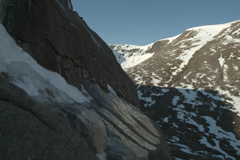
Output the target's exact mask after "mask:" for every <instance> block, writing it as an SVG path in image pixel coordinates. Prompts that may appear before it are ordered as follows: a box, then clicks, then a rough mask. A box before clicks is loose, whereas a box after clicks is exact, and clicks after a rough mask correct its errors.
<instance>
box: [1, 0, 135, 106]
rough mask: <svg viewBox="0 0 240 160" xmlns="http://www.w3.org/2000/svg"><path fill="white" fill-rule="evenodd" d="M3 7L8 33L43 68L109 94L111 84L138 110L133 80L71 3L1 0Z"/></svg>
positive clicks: (2, 13) (56, 0)
mask: <svg viewBox="0 0 240 160" xmlns="http://www.w3.org/2000/svg"><path fill="white" fill-rule="evenodd" d="M0 4H1V7H0V20H1V21H2V22H3V24H4V26H5V27H6V29H7V31H8V32H9V33H11V35H12V36H13V37H15V39H16V40H17V43H18V45H19V46H21V47H22V48H23V49H24V50H25V51H27V52H28V53H29V54H31V56H32V57H33V58H34V59H35V60H36V61H37V62H38V63H39V64H40V65H42V66H43V67H45V68H47V69H49V70H52V71H55V72H58V73H60V74H61V75H62V76H63V77H64V78H66V80H68V81H69V82H70V83H71V82H72V81H77V79H78V78H85V79H89V80H91V81H94V82H96V83H97V84H99V85H100V86H101V87H102V88H103V89H104V90H106V91H107V90H108V89H107V84H108V85H110V86H111V87H112V88H113V89H114V90H115V91H116V93H117V94H118V95H119V96H121V97H124V98H125V99H127V100H128V101H129V102H131V103H132V104H134V105H135V106H136V107H139V102H138V98H137V94H136V91H135V87H134V84H133V82H132V80H131V79H130V78H129V77H128V76H127V74H126V73H125V72H124V71H123V70H122V68H121V67H120V65H119V64H118V63H117V61H116V59H115V57H114V56H113V54H112V51H111V49H110V48H109V47H108V46H107V45H106V44H105V42H104V41H103V40H102V39H101V38H100V37H99V36H98V35H97V34H96V33H95V32H93V31H92V30H91V29H90V28H89V27H88V25H87V24H86V23H85V21H84V20H83V19H82V17H79V16H78V14H77V13H76V12H74V11H72V7H71V2H70V1H69V0H59V1H58V0H42V1H34V0H16V1H11V0H0ZM76 83H79V81H77V82H76ZM73 85H76V84H75V83H73Z"/></svg>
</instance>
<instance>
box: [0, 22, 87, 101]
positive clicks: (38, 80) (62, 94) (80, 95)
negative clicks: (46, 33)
mask: <svg viewBox="0 0 240 160" xmlns="http://www.w3.org/2000/svg"><path fill="white" fill-rule="evenodd" d="M0 42H1V43H0V48H1V51H0V72H1V75H3V76H8V79H9V80H10V81H11V82H12V83H13V84H15V85H16V86H18V87H20V88H23V89H24V90H25V91H26V92H27V93H28V94H29V95H30V96H32V97H33V98H35V99H36V100H38V101H42V100H44V99H43V97H45V98H46V97H49V98H51V100H53V101H55V102H58V103H70V104H71V103H83V102H90V100H91V97H90V96H89V95H88V94H87V93H86V91H84V90H79V89H77V88H76V87H74V86H71V85H69V84H68V83H67V82H66V81H65V79H64V78H63V77H62V76H60V75H59V74H58V73H56V72H52V71H49V70H46V69H44V68H43V67H41V66H40V65H39V64H38V63H37V62H36V61H35V60H34V59H33V58H32V57H31V56H30V55H29V54H28V53H26V52H24V51H23V50H22V48H20V47H18V46H17V44H16V43H15V41H14V40H13V39H12V37H10V36H9V34H8V33H7V32H6V31H5V28H4V27H3V26H2V25H1V24H0ZM49 95H51V96H49Z"/></svg>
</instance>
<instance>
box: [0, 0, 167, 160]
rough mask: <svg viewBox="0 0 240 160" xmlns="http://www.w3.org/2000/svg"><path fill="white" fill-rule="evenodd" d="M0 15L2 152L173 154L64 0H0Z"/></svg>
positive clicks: (24, 155) (23, 155)
mask: <svg viewBox="0 0 240 160" xmlns="http://www.w3.org/2000/svg"><path fill="white" fill-rule="evenodd" d="M0 21H1V23H2V24H3V25H4V27H3V26H2V24H0V48H1V49H0V73H1V74H0V90H1V92H0V109H1V112H0V113H1V118H0V122H1V123H0V124H1V127H0V135H1V136H0V159H3V160H4V159H8V160H9V159H89V160H90V159H97V157H98V159H110V160H112V159H116V160H117V159H119V160H120V159H128V160H138V159H141V160H142V159H153V160H154V159H164V160H165V159H166V160H167V159H171V158H170V155H169V153H168V150H167V144H166V141H165V138H164V136H163V134H162V132H161V131H160V130H159V128H158V127H157V126H156V125H155V123H153V122H152V121H151V120H150V119H149V118H148V117H147V116H145V115H144V114H142V113H141V111H139V109H138V107H139V101H138V97H137V93H136V91H135V86H134V83H133V82H132V81H131V79H130V78H129V77H128V76H127V74H126V73H125V72H124V71H123V70H122V69H121V67H120V65H119V64H118V63H117V61H116V59H115V57H114V55H113V54H112V51H111V49H110V48H109V47H108V46H107V45H106V44H105V42H104V41H103V40H101V38H100V37H99V36H98V35H97V34H96V33H95V32H93V31H92V30H91V29H90V28H89V27H88V26H87V24H86V23H85V21H84V20H83V19H82V18H81V17H79V16H78V14H77V13H76V12H74V11H72V5H71V1H70V0H41V1H37V0H14V1H13V0H0ZM5 28H6V31H7V32H8V33H7V32H6V31H5ZM9 34H10V35H11V37H10V36H9ZM12 38H14V39H12ZM29 55H31V56H29ZM69 84H70V85H69ZM73 86H75V87H73Z"/></svg>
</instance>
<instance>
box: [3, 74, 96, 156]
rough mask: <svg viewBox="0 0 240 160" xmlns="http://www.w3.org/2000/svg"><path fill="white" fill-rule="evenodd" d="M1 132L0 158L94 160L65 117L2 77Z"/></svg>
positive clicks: (91, 153) (83, 141)
mask: <svg viewBox="0 0 240 160" xmlns="http://www.w3.org/2000/svg"><path fill="white" fill-rule="evenodd" d="M13 91H14V92H13ZM0 135H1V136H0V159H2V160H4V159H6V160H11V159H53V160H54V159H56V160H57V159H62V160H64V159H73V160H74V159H76V160H77V159H85V160H89V159H90V160H96V159H97V158H96V156H95V154H94V153H93V152H92V151H91V150H90V149H89V147H88V145H87V143H86V141H85V140H84V139H83V138H82V137H81V135H80V134H77V133H76V132H74V131H73V130H72V129H71V128H70V126H69V125H68V124H67V123H66V121H65V120H64V118H62V117H61V116H59V115H58V114H57V113H55V112H53V111H52V110H51V109H49V108H48V107H45V106H42V105H41V104H39V103H37V102H36V101H34V100H33V99H32V98H31V97H29V96H28V95H27V94H26V93H25V92H24V91H23V90H22V89H20V88H18V87H16V86H14V85H12V84H11V83H9V82H7V81H6V80H4V79H3V78H2V77H0ZM76 148H78V149H77V150H76ZM79 150H81V152H79Z"/></svg>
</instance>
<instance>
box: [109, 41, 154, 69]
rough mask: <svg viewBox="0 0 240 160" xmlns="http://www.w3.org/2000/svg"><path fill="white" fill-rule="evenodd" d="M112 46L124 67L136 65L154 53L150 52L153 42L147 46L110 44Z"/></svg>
mask: <svg viewBox="0 0 240 160" xmlns="http://www.w3.org/2000/svg"><path fill="white" fill-rule="evenodd" d="M110 47H111V48H112V50H113V53H114V55H115V56H116V58H117V61H118V62H119V63H120V64H121V66H122V68H129V67H134V66H136V65H138V64H139V63H141V62H143V61H145V60H146V59H148V58H150V57H151V56H152V55H153V53H151V52H149V50H150V49H151V47H152V44H149V45H146V46H136V45H110Z"/></svg>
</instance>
